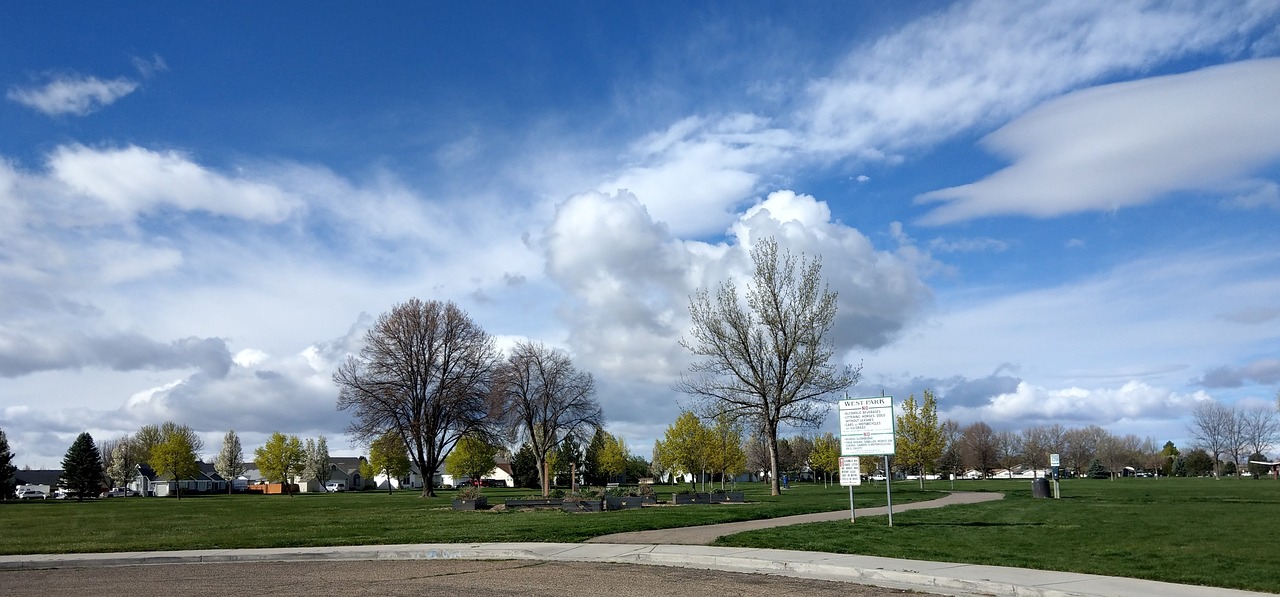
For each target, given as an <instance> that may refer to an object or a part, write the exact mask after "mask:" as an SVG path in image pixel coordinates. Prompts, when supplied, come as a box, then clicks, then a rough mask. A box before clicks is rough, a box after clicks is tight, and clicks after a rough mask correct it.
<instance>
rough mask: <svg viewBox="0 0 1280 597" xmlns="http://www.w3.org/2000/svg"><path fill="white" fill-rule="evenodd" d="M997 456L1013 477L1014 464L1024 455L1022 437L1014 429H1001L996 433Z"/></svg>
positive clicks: (1010, 476)
mask: <svg viewBox="0 0 1280 597" xmlns="http://www.w3.org/2000/svg"><path fill="white" fill-rule="evenodd" d="M995 439H996V457H997V458H998V459H999V461H1000V466H1003V467H1004V468H1005V470H1006V472H1008V474H1009V478H1010V479H1012V478H1013V466H1014V465H1015V464H1017V463H1018V460H1019V459H1021V457H1022V437H1021V436H1019V435H1018V434H1017V433H1014V432H1012V431H1008V430H1005V431H1001V432H998V433H996V435H995Z"/></svg>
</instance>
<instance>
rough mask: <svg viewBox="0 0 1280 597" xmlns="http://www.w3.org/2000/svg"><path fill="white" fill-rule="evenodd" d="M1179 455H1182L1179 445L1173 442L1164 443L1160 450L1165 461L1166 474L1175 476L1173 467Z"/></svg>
mask: <svg viewBox="0 0 1280 597" xmlns="http://www.w3.org/2000/svg"><path fill="white" fill-rule="evenodd" d="M1179 455H1181V452H1179V451H1178V447H1177V446H1175V445H1173V442H1171V441H1169V442H1165V443H1164V448H1163V449H1161V450H1160V457H1161V459H1162V460H1163V462H1164V476H1166V477H1171V476H1173V467H1174V464H1175V463H1176V462H1177V460H1178V456H1179Z"/></svg>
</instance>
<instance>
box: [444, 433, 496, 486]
mask: <svg viewBox="0 0 1280 597" xmlns="http://www.w3.org/2000/svg"><path fill="white" fill-rule="evenodd" d="M497 455H498V448H497V447H496V446H494V445H492V444H490V443H489V442H486V441H484V440H483V439H481V438H479V437H476V436H474V435H464V436H462V439H460V440H458V445H456V446H454V448H453V451H452V452H450V453H449V457H448V458H445V459H444V470H445V472H447V473H449V474H450V475H453V478H454V479H459V478H462V477H466V478H468V479H473V480H480V479H483V478H484V476H485V475H487V474H489V471H492V470H493V469H494V468H495V467H496V466H497V465H496V464H495V462H494V457H496V456H497Z"/></svg>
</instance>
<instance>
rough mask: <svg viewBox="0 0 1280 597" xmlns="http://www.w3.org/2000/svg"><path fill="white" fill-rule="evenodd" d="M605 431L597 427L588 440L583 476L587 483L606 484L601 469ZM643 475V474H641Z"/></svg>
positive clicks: (583, 458)
mask: <svg viewBox="0 0 1280 597" xmlns="http://www.w3.org/2000/svg"><path fill="white" fill-rule="evenodd" d="M604 438H605V431H604V429H603V428H600V427H597V428H596V431H595V433H593V434H591V441H590V442H587V449H586V451H584V452H583V454H582V476H583V478H584V479H586V481H587V485H604V483H605V475H604V473H603V472H602V471H601V470H600V452H601V451H603V450H604V444H605V439H604ZM641 476H643V475H641Z"/></svg>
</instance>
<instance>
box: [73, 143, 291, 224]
mask: <svg viewBox="0 0 1280 597" xmlns="http://www.w3.org/2000/svg"><path fill="white" fill-rule="evenodd" d="M49 174H50V176H51V177H52V178H53V179H54V180H57V181H59V182H61V183H62V184H64V185H66V186H67V187H68V188H69V189H71V190H72V191H73V192H75V193H77V194H80V195H82V196H84V197H87V198H89V199H92V200H94V201H97V202H100V203H101V204H102V205H103V206H105V207H106V208H107V209H109V210H110V211H111V212H114V213H116V214H118V215H119V217H122V218H125V219H128V218H132V217H133V216H134V215H136V214H139V213H148V212H150V211H153V210H155V209H157V208H160V207H163V206H172V207H176V208H179V209H183V210H188V211H204V212H207V213H210V214H214V215H223V216H231V217H235V218H240V219H244V220H260V221H263V222H268V223H274V222H280V221H282V220H284V219H285V218H287V217H288V216H289V215H290V214H291V213H292V212H294V211H295V210H297V209H299V208H300V207H301V205H300V203H299V201H298V200H297V199H296V198H294V197H292V196H291V195H289V194H288V193H286V192H283V191H282V190H280V189H279V188H277V187H275V186H272V185H269V184H264V183H261V182H256V181H252V180H246V179H243V178H235V177H229V176H226V175H224V174H221V173H218V172H214V171H212V170H209V169H208V168H205V167H203V166H201V165H199V164H197V163H195V162H193V161H192V160H191V159H190V157H189V156H186V155H183V154H182V153H179V152H176V151H164V152H158V151H152V150H150V149H145V148H142V147H138V146H129V147H125V148H123V149H101V150H99V149H91V148H88V147H85V146H83V145H69V146H63V147H59V148H58V149H57V150H55V151H54V152H53V154H52V155H51V156H50V158H49Z"/></svg>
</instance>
